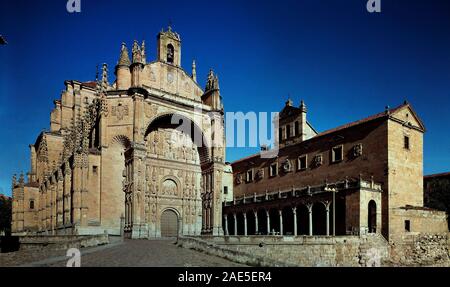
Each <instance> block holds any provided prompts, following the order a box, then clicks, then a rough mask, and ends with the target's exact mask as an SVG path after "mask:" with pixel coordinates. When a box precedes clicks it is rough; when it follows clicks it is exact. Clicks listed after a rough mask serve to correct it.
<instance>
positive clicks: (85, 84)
mask: <svg viewBox="0 0 450 287" xmlns="http://www.w3.org/2000/svg"><path fill="white" fill-rule="evenodd" d="M82 85H83V86H86V87H89V88H93V89H95V88H96V87H97V83H96V82H95V81H89V82H84V83H82Z"/></svg>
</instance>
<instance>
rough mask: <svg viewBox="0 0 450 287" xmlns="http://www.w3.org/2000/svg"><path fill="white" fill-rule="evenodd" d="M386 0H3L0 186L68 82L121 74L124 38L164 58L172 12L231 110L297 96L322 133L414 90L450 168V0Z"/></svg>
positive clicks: (436, 150)
mask: <svg viewBox="0 0 450 287" xmlns="http://www.w3.org/2000/svg"><path fill="white" fill-rule="evenodd" d="M381 1H382V13H381V14H369V13H368V12H367V11H366V9H365V5H366V0H341V1H338V0H328V1H318V0H308V1H299V0H295V1H294V0H293V1H282V0H278V1H261V0H259V1H222V2H221V3H216V1H179V2H178V1H133V0H128V1H125V0H122V1H118V0H113V1H111V0H95V1H93V0H81V4H82V12H81V13H78V14H76V13H75V14H69V13H67V11H66V8H65V7H66V0H59V1H28V0H27V1H24V0H19V1H18V0H6V1H5V0H1V3H0V34H3V35H4V36H5V37H6V38H7V40H8V42H9V44H8V45H7V46H0V121H1V126H0V135H1V136H0V147H1V150H0V193H2V192H4V193H6V194H10V184H11V176H12V174H13V173H19V172H20V171H25V172H26V171H28V169H29V151H28V144H30V143H34V141H35V139H36V136H37V135H38V134H39V132H40V131H41V130H42V129H44V128H48V127H49V114H50V111H51V109H52V107H53V100H54V99H57V98H59V96H60V93H61V91H62V89H63V88H64V85H63V82H64V80H67V79H77V80H81V81H87V80H92V79H93V78H94V76H95V68H96V65H97V64H98V63H102V62H106V63H108V64H109V66H110V70H111V71H113V67H114V65H115V64H116V61H117V57H118V54H119V50H120V44H121V42H122V41H126V42H127V43H128V46H129V47H130V46H131V44H132V41H133V40H134V39H137V40H139V41H141V40H143V39H145V40H146V44H147V57H148V59H154V57H155V53H156V44H155V42H156V34H157V33H158V31H159V30H160V29H161V28H162V27H166V26H167V24H168V22H169V21H170V20H171V21H172V23H173V25H172V26H173V29H174V30H176V31H177V32H178V33H180V34H181V37H182V40H183V44H182V45H183V46H182V64H183V66H184V67H185V68H186V69H187V70H188V71H190V66H191V61H192V59H194V58H195V59H196V60H197V75H198V80H199V82H200V83H201V85H202V86H203V85H204V83H205V80H206V75H207V72H208V69H209V68H210V67H213V68H214V70H215V71H216V72H217V73H218V74H219V78H220V87H221V92H222V96H223V98H224V104H225V109H226V111H243V112H248V111H257V112H259V111H267V112H272V111H279V110H280V109H281V108H282V107H283V105H284V102H285V100H286V99H287V97H288V94H290V95H291V97H292V99H293V100H294V102H295V104H296V105H298V104H299V101H300V99H304V100H305V101H306V104H307V106H308V118H309V120H310V122H311V123H312V124H313V125H314V127H315V128H316V129H317V130H319V131H323V130H326V129H329V128H333V127H335V126H338V125H341V124H344V123H347V122H350V121H354V120H358V119H360V118H363V117H366V116H368V115H371V114H374V113H377V112H380V111H383V110H384V107H385V106H386V105H390V106H391V107H393V106H396V105H399V104H401V103H402V102H403V101H404V100H405V99H407V100H408V101H409V102H411V103H412V104H413V106H414V108H415V109H416V111H417V112H418V114H419V115H420V116H421V117H422V119H423V121H424V122H425V125H426V127H427V133H426V135H425V151H424V157H425V159H424V165H425V173H426V174H429V173H436V172H441V171H448V170H450V165H449V162H450V133H449V131H450V115H449V110H448V109H449V107H450V1H448V0H420V1H419V0H417V1H411V0H381ZM110 80H111V81H112V80H113V76H112V73H111V75H110ZM253 152H255V149H228V150H227V153H228V154H227V160H228V161H233V160H235V159H238V158H240V157H242V156H245V155H247V154H249V153H253Z"/></svg>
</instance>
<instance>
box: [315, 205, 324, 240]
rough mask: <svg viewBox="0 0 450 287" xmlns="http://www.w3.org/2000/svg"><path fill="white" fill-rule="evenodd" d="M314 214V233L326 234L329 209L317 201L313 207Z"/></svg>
mask: <svg viewBox="0 0 450 287" xmlns="http://www.w3.org/2000/svg"><path fill="white" fill-rule="evenodd" d="M312 216H313V235H326V234H327V229H326V220H327V211H326V208H325V205H324V204H323V203H321V202H316V203H314V205H313V208H312Z"/></svg>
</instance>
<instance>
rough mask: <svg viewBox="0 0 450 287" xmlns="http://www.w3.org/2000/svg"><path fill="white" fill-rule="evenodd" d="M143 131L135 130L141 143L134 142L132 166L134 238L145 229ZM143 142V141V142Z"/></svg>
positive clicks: (180, 227)
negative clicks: (143, 216)
mask: <svg viewBox="0 0 450 287" xmlns="http://www.w3.org/2000/svg"><path fill="white" fill-rule="evenodd" d="M136 99H139V100H138V101H137V102H139V103H140V105H141V104H142V102H141V101H142V99H141V98H140V97H137V98H136ZM141 112H142V113H143V107H141ZM140 131H141V129H139V131H136V130H135V140H138V141H139V142H133V143H132V148H133V154H132V163H131V165H130V168H131V180H132V182H133V186H132V191H131V192H132V194H131V196H132V198H131V212H132V213H131V222H132V228H133V230H132V234H131V237H132V238H141V236H143V234H141V230H142V228H143V222H142V221H143V218H142V215H143V214H144V199H145V192H144V182H145V170H146V166H145V159H146V154H147V149H146V148H145V143H144V142H143V138H142V134H141V132H140ZM141 140H142V141H141ZM182 228H183V227H182V225H181V224H180V226H179V229H178V230H182Z"/></svg>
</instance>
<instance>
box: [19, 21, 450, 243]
mask: <svg viewBox="0 0 450 287" xmlns="http://www.w3.org/2000/svg"><path fill="white" fill-rule="evenodd" d="M156 51H157V52H156V59H155V60H154V61H147V53H146V47H145V43H144V42H142V43H141V44H138V43H137V42H136V41H135V42H134V44H133V46H132V50H131V55H130V53H129V52H128V49H127V47H126V45H125V44H122V47H121V50H120V55H119V60H118V63H117V65H116V66H115V70H114V74H115V81H114V82H113V83H110V82H109V81H108V68H107V66H106V65H103V67H102V73H101V76H97V79H96V80H95V81H92V82H79V81H66V82H65V90H64V91H63V92H62V94H61V97H60V99H58V100H55V101H54V104H55V107H54V109H53V111H52V112H51V116H50V129H49V130H48V131H45V132H42V133H41V134H40V135H39V136H38V137H37V139H36V141H35V143H34V144H32V145H30V153H31V167H30V171H29V173H28V178H27V179H26V178H25V176H24V175H23V174H22V175H20V176H19V178H16V177H15V176H14V177H13V182H12V189H13V214H12V231H13V233H14V234H16V235H21V234H46V235H48V234H53V235H57V234H77V235H86V234H99V233H104V232H107V233H108V234H111V235H123V234H125V236H128V237H131V238H155V237H165V236H177V235H194V236H196V235H219V236H221V235H224V234H225V235H240V236H247V235H280V236H289V235H291V236H298V235H305V236H315V235H324V236H330V235H361V234H367V233H373V234H375V235H383V236H384V237H385V238H386V239H389V240H394V241H396V240H400V241H401V240H403V238H405V237H407V236H408V235H411V234H422V233H446V232H448V228H447V217H446V214H445V212H440V211H436V210H432V209H430V208H426V207H424V200H423V134H424V132H425V126H424V124H423V123H422V121H421V119H420V118H419V116H418V115H417V114H416V112H415V111H414V109H413V108H412V106H411V105H410V104H409V103H407V102H405V103H404V104H402V105H400V106H398V107H396V108H393V109H392V108H388V107H387V108H386V109H385V111H383V112H380V113H378V114H376V115H373V116H370V117H368V118H365V119H362V120H359V121H356V122H353V123H349V124H347V125H344V126H341V127H337V128H334V129H331V130H328V131H325V132H320V133H319V132H317V131H316V130H315V129H314V128H313V126H312V125H311V123H310V122H309V121H308V120H307V109H306V105H305V103H303V102H302V103H301V104H300V105H299V106H298V107H296V106H294V104H293V102H292V101H290V100H289V101H287V102H286V105H285V107H284V108H283V110H282V111H281V112H280V114H279V121H278V124H279V130H278V131H277V133H278V142H277V144H278V147H279V150H278V152H277V154H276V156H275V157H273V158H265V157H261V154H256V155H253V156H250V157H246V158H243V159H241V160H238V161H236V162H234V163H232V165H231V166H229V165H228V164H226V163H225V138H224V108H223V105H222V98H221V95H220V88H219V82H218V78H217V76H216V75H215V74H214V72H212V71H210V72H209V74H208V77H207V80H206V86H205V88H202V87H200V85H199V84H198V82H197V73H196V64H195V62H193V63H192V70H191V72H190V73H188V72H186V71H185V70H184V69H183V68H182V67H181V38H180V35H178V34H177V33H175V32H174V31H172V30H171V28H170V27H169V28H168V29H167V30H162V31H161V32H160V33H159V34H158V36H157V49H156ZM130 56H131V57H130ZM268 152H270V151H268Z"/></svg>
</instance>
